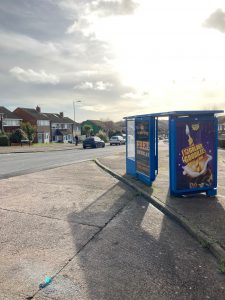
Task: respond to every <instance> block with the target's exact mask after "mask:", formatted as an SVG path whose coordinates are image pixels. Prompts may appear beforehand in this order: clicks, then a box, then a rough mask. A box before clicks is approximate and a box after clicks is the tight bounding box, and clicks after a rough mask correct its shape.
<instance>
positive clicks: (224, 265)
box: [219, 259, 225, 274]
mask: <svg viewBox="0 0 225 300" xmlns="http://www.w3.org/2000/svg"><path fill="white" fill-rule="evenodd" d="M219 270H220V272H221V273H223V274H225V259H223V260H221V262H220V265H219Z"/></svg>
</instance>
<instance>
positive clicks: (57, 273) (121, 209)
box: [30, 200, 133, 299]
mask: <svg viewBox="0 0 225 300" xmlns="http://www.w3.org/2000/svg"><path fill="white" fill-rule="evenodd" d="M131 201H133V200H131ZM131 201H128V202H126V203H125V204H124V205H123V206H122V207H120V209H118V210H117V211H116V212H115V213H114V214H113V216H112V217H111V218H110V219H109V220H108V221H107V222H105V224H104V226H102V227H98V230H97V231H96V232H95V233H94V234H93V235H92V236H91V237H90V238H89V239H88V241H87V242H86V243H84V245H83V246H81V248H80V249H79V250H78V251H77V252H76V253H75V254H74V255H73V256H72V257H70V258H69V259H68V260H67V262H66V263H65V264H64V266H62V267H61V268H60V270H59V271H57V272H56V273H55V275H53V276H52V279H54V278H55V277H56V276H57V275H59V273H61V272H62V271H63V270H64V269H65V268H66V267H67V266H68V264H69V263H70V262H71V261H72V260H73V259H74V258H75V257H76V256H77V255H79V253H81V251H83V250H84V248H85V247H86V246H87V245H88V244H89V243H90V242H92V241H93V240H94V239H95V238H96V237H97V236H98V235H99V234H100V233H101V232H102V231H103V229H105V228H106V226H107V225H108V224H109V223H110V222H111V221H112V220H113V219H114V218H116V217H117V216H118V215H119V214H120V213H121V212H122V211H123V209H124V208H125V207H126V206H127V205H128V204H129V203H130V202H131ZM96 227H97V226H96ZM40 291H41V289H39V290H38V291H37V292H36V293H35V294H34V295H33V296H32V298H30V299H33V298H34V297H35V296H36V295H37V294H38V293H39V292H40Z"/></svg>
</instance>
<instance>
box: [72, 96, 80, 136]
mask: <svg viewBox="0 0 225 300" xmlns="http://www.w3.org/2000/svg"><path fill="white" fill-rule="evenodd" d="M80 102H81V100H77V101H73V120H74V128H75V130H74V132H75V133H76V103H80Z"/></svg>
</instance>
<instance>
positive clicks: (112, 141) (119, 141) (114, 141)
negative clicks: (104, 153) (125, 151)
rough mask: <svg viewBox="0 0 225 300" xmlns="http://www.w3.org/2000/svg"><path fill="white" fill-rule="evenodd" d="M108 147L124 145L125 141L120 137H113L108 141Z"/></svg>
mask: <svg viewBox="0 0 225 300" xmlns="http://www.w3.org/2000/svg"><path fill="white" fill-rule="evenodd" d="M109 143H110V146H112V145H125V143H126V141H125V139H124V138H123V137H122V136H119V135H115V136H112V137H111V139H110V140H109Z"/></svg>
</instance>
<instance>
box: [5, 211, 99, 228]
mask: <svg viewBox="0 0 225 300" xmlns="http://www.w3.org/2000/svg"><path fill="white" fill-rule="evenodd" d="M0 210H3V211H8V212H14V213H19V214H24V215H28V216H36V217H40V218H46V219H50V220H58V221H64V222H67V223H72V224H79V225H84V226H90V227H96V228H102V226H98V225H96V224H90V223H85V222H79V221H71V220H65V219H60V218H56V217H51V216H46V215H41V214H35V213H29V212H24V211H20V210H16V209H8V208H3V207H0Z"/></svg>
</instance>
